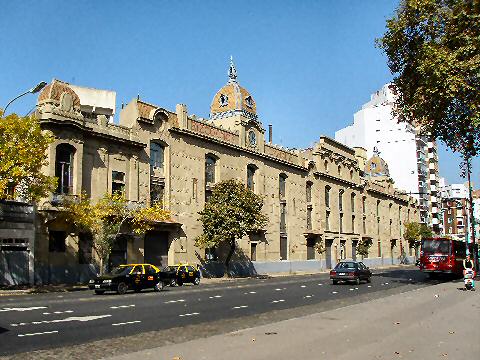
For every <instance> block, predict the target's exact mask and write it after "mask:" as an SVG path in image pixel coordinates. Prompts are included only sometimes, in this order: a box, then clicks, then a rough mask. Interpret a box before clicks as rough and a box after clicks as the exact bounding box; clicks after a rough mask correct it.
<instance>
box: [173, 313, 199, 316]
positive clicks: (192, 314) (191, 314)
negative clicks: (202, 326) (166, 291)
mask: <svg viewBox="0 0 480 360" xmlns="http://www.w3.org/2000/svg"><path fill="white" fill-rule="evenodd" d="M194 315H200V313H197V312H194V313H190V314H182V315H178V316H180V317H184V316H194Z"/></svg>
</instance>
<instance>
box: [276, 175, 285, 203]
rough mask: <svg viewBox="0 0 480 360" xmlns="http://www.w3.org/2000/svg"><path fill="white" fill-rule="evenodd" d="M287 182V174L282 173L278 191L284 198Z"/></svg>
mask: <svg viewBox="0 0 480 360" xmlns="http://www.w3.org/2000/svg"><path fill="white" fill-rule="evenodd" d="M286 183H287V175H285V174H280V175H279V176H278V193H279V195H280V198H284V197H285V194H286Z"/></svg>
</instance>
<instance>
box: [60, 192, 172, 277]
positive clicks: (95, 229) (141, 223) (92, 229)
mask: <svg viewBox="0 0 480 360" xmlns="http://www.w3.org/2000/svg"><path fill="white" fill-rule="evenodd" d="M64 211H65V212H66V214H67V217H68V218H69V219H70V221H71V222H73V223H74V224H75V226H76V227H77V228H78V230H79V231H85V232H89V233H91V234H92V236H93V248H94V249H95V252H96V253H97V255H98V257H99V258H100V268H101V270H102V271H103V270H104V264H105V262H106V260H107V259H108V257H109V255H110V253H111V252H112V249H113V246H114V244H115V241H116V240H117V238H118V236H119V234H120V232H121V230H122V227H123V226H124V225H129V226H130V229H131V230H133V231H134V232H135V233H136V234H142V233H145V232H146V231H148V230H151V229H152V228H153V227H154V225H155V223H156V222H161V221H165V220H168V219H170V212H169V211H166V210H164V209H162V207H161V205H160V204H154V205H153V206H151V207H141V206H132V203H130V202H129V201H127V200H126V198H125V197H124V196H123V194H119V193H115V194H113V195H110V194H105V195H104V196H103V197H102V198H101V199H100V200H99V201H98V202H96V203H94V202H92V200H91V199H90V198H89V197H88V196H86V195H85V194H82V196H80V197H79V198H77V199H76V198H67V199H66V201H65V203H64Z"/></svg>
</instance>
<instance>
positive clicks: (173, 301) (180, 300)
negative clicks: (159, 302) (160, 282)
mask: <svg viewBox="0 0 480 360" xmlns="http://www.w3.org/2000/svg"><path fill="white" fill-rule="evenodd" d="M184 301H185V300H184V299H179V300H170V301H165V304H173V303H177V302H184Z"/></svg>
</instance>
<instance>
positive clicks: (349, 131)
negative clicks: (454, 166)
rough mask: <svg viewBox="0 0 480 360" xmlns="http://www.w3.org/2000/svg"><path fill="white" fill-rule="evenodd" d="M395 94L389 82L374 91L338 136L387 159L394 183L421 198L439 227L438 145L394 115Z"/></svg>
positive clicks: (424, 213)
mask: <svg viewBox="0 0 480 360" xmlns="http://www.w3.org/2000/svg"><path fill="white" fill-rule="evenodd" d="M394 101H395V97H394V95H393V93H392V90H391V89H390V84H386V85H384V86H383V87H382V88H381V89H380V90H378V91H376V92H375V93H374V94H372V95H371V98H370V101H369V102H367V103H366V104H364V105H363V106H362V108H361V110H359V111H358V112H356V113H355V114H354V116H353V124H352V125H350V126H347V127H346V128H343V129H341V130H338V131H337V132H336V133H335V140H337V141H338V142H340V143H342V144H345V145H347V146H350V147H363V148H365V149H366V150H367V157H371V156H372V155H373V153H374V150H378V151H379V152H380V153H381V156H382V158H383V159H384V160H385V161H386V162H387V164H388V167H389V170H390V176H391V177H392V179H393V180H394V181H395V186H396V187H397V188H399V189H402V190H404V191H405V192H407V193H410V194H412V196H414V197H415V198H417V199H418V200H419V202H420V209H421V213H420V216H421V220H422V222H424V223H426V224H429V225H431V226H432V227H433V229H434V231H437V232H438V231H439V221H438V215H437V214H438V199H437V190H438V189H437V188H438V155H437V146H436V143H435V142H434V141H430V140H429V139H428V138H427V137H425V136H420V135H419V134H418V132H417V131H416V129H415V128H414V127H413V126H412V125H410V124H408V123H405V122H402V123H399V122H398V121H397V120H396V119H395V118H394V117H393V116H392V109H393V105H394Z"/></svg>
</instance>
